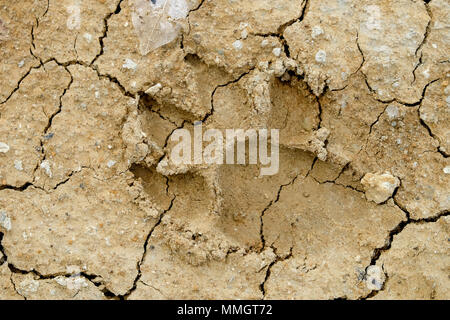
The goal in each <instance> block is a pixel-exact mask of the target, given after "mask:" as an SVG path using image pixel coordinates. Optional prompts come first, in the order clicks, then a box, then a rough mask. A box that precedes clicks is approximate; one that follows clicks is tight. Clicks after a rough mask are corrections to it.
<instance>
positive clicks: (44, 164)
mask: <svg viewBox="0 0 450 320" xmlns="http://www.w3.org/2000/svg"><path fill="white" fill-rule="evenodd" d="M40 167H41V168H42V169H44V170H45V173H46V174H47V175H48V176H49V177H50V178H51V177H52V170H51V169H50V162H49V161H48V160H44V161H42V163H41V165H40Z"/></svg>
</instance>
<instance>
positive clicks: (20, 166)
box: [14, 160, 23, 171]
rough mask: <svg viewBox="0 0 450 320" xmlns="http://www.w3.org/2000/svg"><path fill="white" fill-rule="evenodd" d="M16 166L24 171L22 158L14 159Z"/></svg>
mask: <svg viewBox="0 0 450 320" xmlns="http://www.w3.org/2000/svg"><path fill="white" fill-rule="evenodd" d="M14 168H16V170H19V171H22V170H23V167H22V160H14Z"/></svg>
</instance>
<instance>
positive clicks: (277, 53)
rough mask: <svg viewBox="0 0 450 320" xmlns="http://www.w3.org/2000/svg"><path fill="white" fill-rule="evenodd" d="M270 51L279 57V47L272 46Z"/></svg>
mask: <svg viewBox="0 0 450 320" xmlns="http://www.w3.org/2000/svg"><path fill="white" fill-rule="evenodd" d="M272 53H273V54H274V55H275V57H279V56H280V55H281V48H274V49H273V50H272Z"/></svg>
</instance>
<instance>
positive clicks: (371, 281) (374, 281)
mask: <svg viewBox="0 0 450 320" xmlns="http://www.w3.org/2000/svg"><path fill="white" fill-rule="evenodd" d="M385 281H386V275H385V274H384V272H383V270H382V269H381V268H380V267H379V266H369V267H368V268H367V272H366V286H367V289H369V290H376V291H380V290H381V289H383V284H384V282H385Z"/></svg>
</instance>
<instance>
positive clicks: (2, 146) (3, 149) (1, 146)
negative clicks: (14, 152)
mask: <svg viewBox="0 0 450 320" xmlns="http://www.w3.org/2000/svg"><path fill="white" fill-rule="evenodd" d="M8 151H9V146H8V145H7V144H6V143H4V142H0V152H1V153H7V152H8Z"/></svg>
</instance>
